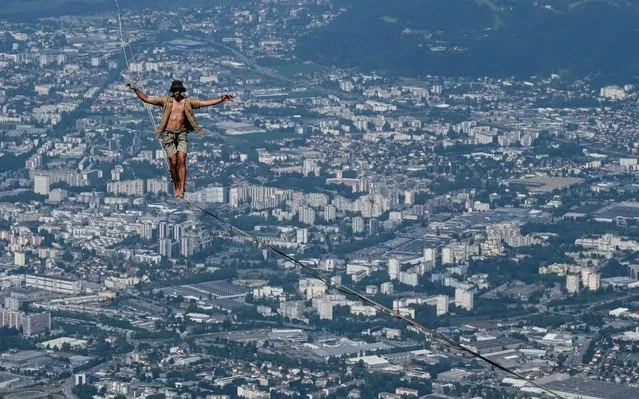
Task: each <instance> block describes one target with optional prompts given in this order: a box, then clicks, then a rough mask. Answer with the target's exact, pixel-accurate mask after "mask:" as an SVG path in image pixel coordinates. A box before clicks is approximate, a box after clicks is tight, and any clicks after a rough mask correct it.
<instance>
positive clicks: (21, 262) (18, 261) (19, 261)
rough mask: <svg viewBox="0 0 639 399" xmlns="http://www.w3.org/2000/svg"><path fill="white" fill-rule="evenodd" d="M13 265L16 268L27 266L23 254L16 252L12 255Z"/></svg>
mask: <svg viewBox="0 0 639 399" xmlns="http://www.w3.org/2000/svg"><path fill="white" fill-rule="evenodd" d="M13 263H14V264H15V265H16V266H25V265H26V264H27V257H26V255H25V253H24V252H16V253H15V254H14V255H13Z"/></svg>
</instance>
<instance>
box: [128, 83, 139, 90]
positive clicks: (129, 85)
mask: <svg viewBox="0 0 639 399" xmlns="http://www.w3.org/2000/svg"><path fill="white" fill-rule="evenodd" d="M126 87H128V88H129V89H131V90H137V89H138V88H137V87H135V85H134V84H133V83H131V82H127V83H126Z"/></svg>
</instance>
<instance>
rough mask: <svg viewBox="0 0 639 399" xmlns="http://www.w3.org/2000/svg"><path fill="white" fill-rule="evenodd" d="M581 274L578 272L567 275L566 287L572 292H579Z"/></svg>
mask: <svg viewBox="0 0 639 399" xmlns="http://www.w3.org/2000/svg"><path fill="white" fill-rule="evenodd" d="M579 281H580V276H579V275H578V274H569V275H567V276H566V289H567V290H568V292H569V293H571V294H576V293H578V292H579V288H580V287H579Z"/></svg>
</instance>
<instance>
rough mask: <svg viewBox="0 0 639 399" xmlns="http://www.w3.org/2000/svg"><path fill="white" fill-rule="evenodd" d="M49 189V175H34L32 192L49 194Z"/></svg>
mask: <svg viewBox="0 0 639 399" xmlns="http://www.w3.org/2000/svg"><path fill="white" fill-rule="evenodd" d="M49 191H51V185H50V180H49V176H40V175H37V176H34V178H33V192H34V193H36V194H41V195H49Z"/></svg>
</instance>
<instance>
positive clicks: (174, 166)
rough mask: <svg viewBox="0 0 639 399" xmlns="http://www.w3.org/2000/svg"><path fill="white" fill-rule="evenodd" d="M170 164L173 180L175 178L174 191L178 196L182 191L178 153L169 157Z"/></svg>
mask: <svg viewBox="0 0 639 399" xmlns="http://www.w3.org/2000/svg"><path fill="white" fill-rule="evenodd" d="M169 166H170V170H171V180H173V191H174V192H175V196H176V197H177V196H178V195H179V193H180V174H179V173H178V155H177V154H175V155H173V156H172V157H169Z"/></svg>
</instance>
